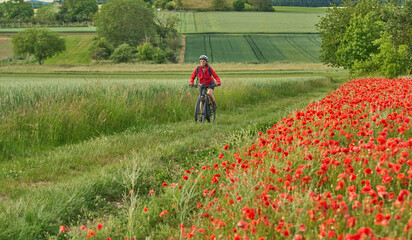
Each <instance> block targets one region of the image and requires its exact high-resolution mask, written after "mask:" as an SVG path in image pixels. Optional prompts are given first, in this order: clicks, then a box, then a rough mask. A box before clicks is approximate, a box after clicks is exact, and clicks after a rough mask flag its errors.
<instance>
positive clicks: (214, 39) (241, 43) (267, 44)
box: [185, 34, 321, 63]
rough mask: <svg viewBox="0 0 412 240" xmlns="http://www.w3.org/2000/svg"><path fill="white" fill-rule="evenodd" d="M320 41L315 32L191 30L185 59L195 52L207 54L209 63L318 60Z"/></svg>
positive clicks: (192, 55) (189, 59) (312, 61)
mask: <svg viewBox="0 0 412 240" xmlns="http://www.w3.org/2000/svg"><path fill="white" fill-rule="evenodd" d="M320 44H321V40H320V38H319V36H318V35H315V34H300V35H297V34H292V35H291V34H282V35H220V34H207V35H203V34H202V35H201V34H194V35H188V36H187V37H186V51H185V62H197V56H200V55H202V54H206V55H208V56H209V58H210V62H211V63H214V62H217V63H219V62H249V63H265V62H301V63H319V62H320V60H319V51H320Z"/></svg>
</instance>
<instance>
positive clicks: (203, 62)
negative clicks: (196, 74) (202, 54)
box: [200, 59, 207, 67]
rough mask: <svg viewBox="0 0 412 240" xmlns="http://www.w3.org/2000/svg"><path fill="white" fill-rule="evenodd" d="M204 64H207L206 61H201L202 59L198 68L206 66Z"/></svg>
mask: <svg viewBox="0 0 412 240" xmlns="http://www.w3.org/2000/svg"><path fill="white" fill-rule="evenodd" d="M206 63H207V61H206V60H203V59H201V60H200V66H202V67H204V66H206Z"/></svg>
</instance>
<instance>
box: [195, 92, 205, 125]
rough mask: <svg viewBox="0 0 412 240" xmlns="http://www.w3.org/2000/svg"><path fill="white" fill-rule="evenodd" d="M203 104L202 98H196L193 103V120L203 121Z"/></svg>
mask: <svg viewBox="0 0 412 240" xmlns="http://www.w3.org/2000/svg"><path fill="white" fill-rule="evenodd" d="M203 106H204V104H202V99H201V98H198V99H197V101H196V105H195V122H204V121H205V115H204V113H203V109H204V108H205V107H203Z"/></svg>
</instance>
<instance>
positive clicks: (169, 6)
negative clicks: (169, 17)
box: [165, 1, 176, 11]
mask: <svg viewBox="0 0 412 240" xmlns="http://www.w3.org/2000/svg"><path fill="white" fill-rule="evenodd" d="M165 8H166V9H167V10H170V11H171V10H174V9H176V2H174V1H171V2H168V3H166V5H165Z"/></svg>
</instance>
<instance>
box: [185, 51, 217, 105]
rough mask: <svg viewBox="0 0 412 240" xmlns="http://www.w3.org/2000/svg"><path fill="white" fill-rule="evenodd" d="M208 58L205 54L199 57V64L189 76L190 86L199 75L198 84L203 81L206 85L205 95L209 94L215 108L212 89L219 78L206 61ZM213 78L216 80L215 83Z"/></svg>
mask: <svg viewBox="0 0 412 240" xmlns="http://www.w3.org/2000/svg"><path fill="white" fill-rule="evenodd" d="M208 59H209V58H208V57H207V56H206V55H202V56H200V57H199V61H200V65H199V66H198V67H197V68H196V69H195V70H194V71H193V73H192V75H191V76H190V86H191V87H193V84H194V81H195V78H196V77H199V84H203V83H205V84H206V86H207V87H208V89H207V95H208V96H209V98H210V100H212V104H213V109H215V110H216V109H217V106H216V102H215V96H214V95H213V90H214V88H215V86H220V78H219V76H218V75H217V74H216V73H215V71H213V69H212V68H211V67H210V66H209V64H208V63H207V60H208ZM213 78H214V79H215V80H216V83H217V84H216V85H215V81H214V79H213Z"/></svg>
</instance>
